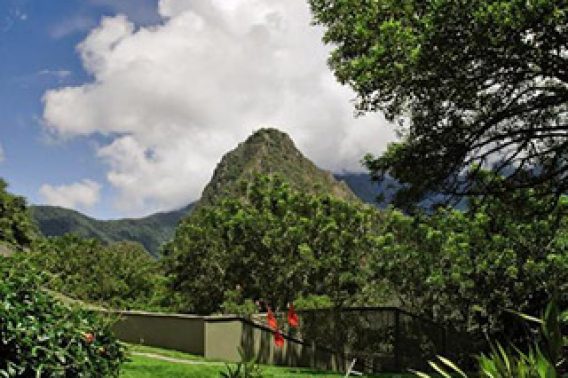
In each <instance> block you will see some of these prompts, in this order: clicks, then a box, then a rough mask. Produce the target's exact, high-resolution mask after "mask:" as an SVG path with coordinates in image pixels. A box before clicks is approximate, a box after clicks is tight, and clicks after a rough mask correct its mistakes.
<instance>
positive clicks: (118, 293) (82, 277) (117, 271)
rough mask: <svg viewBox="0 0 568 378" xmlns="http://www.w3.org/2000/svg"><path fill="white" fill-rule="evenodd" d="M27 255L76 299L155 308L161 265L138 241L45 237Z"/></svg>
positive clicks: (51, 284)
mask: <svg viewBox="0 0 568 378" xmlns="http://www.w3.org/2000/svg"><path fill="white" fill-rule="evenodd" d="M29 257H30V260H31V262H32V263H33V265H34V266H36V267H38V268H40V269H42V270H43V271H44V272H46V273H48V274H49V280H48V282H47V285H48V287H49V288H50V289H52V290H56V291H59V292H61V293H63V294H65V295H68V296H70V297H72V298H75V299H79V300H84V301H88V302H94V303H100V304H103V305H106V306H111V307H117V308H127V309H129V308H142V309H146V308H151V307H152V306H153V305H154V303H153V301H154V300H155V299H156V298H155V295H156V292H157V291H158V290H159V285H160V284H163V282H162V281H163V279H162V274H161V272H160V270H159V265H158V262H157V261H156V260H154V259H153V258H152V257H151V256H150V255H149V254H148V252H147V251H146V250H145V249H144V247H143V246H142V245H141V244H139V243H136V242H116V243H112V244H110V245H106V244H103V243H101V242H99V241H98V240H95V239H82V238H80V237H78V236H75V235H71V234H70V235H66V236H61V237H52V238H47V239H44V240H42V241H40V242H39V243H37V246H36V248H35V249H34V251H33V252H31V253H29Z"/></svg>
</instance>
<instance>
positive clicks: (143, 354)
mask: <svg viewBox="0 0 568 378" xmlns="http://www.w3.org/2000/svg"><path fill="white" fill-rule="evenodd" d="M130 354H132V355H133V356H141V357H148V358H152V359H154V360H160V361H166V362H174V363H178V364H186V365H211V366H216V365H218V366H224V365H225V364H224V363H223V362H210V361H193V360H185V359H181V358H173V357H167V356H163V355H161V354H155V353H146V352H130Z"/></svg>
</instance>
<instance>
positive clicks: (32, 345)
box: [0, 258, 124, 377]
mask: <svg viewBox="0 0 568 378" xmlns="http://www.w3.org/2000/svg"><path fill="white" fill-rule="evenodd" d="M18 260H19V258H18ZM38 277H39V275H38V273H37V272H35V271H33V270H32V269H31V267H30V266H29V264H27V263H24V262H17V260H16V258H0V355H1V356H2V358H1V359H0V375H2V376H6V377H16V376H18V377H31V376H38V377H39V376H47V377H107V376H114V377H117V376H118V374H119V369H120V365H121V363H122V361H123V359H124V354H123V350H122V347H121V345H120V344H119V343H118V341H117V340H116V338H115V337H114V336H113V334H112V333H111V330H110V327H111V324H112V323H111V321H110V320H109V319H106V318H103V317H101V316H100V315H99V314H96V313H93V312H90V311H86V310H81V309H78V308H72V307H70V306H67V305H65V304H63V303H62V302H60V301H59V300H57V299H55V298H54V297H53V296H52V295H50V294H49V293H47V292H45V291H44V290H43V289H42V288H41V286H40V283H41V280H40V279H39V278H38Z"/></svg>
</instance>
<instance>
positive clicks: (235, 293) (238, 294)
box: [221, 288, 258, 316]
mask: <svg viewBox="0 0 568 378" xmlns="http://www.w3.org/2000/svg"><path fill="white" fill-rule="evenodd" d="M221 310H222V311H223V313H225V314H237V315H245V316H249V315H252V314H254V313H256V312H258V306H257V305H256V304H255V303H254V302H253V301H252V299H250V298H243V292H242V290H240V289H239V288H236V289H234V290H227V291H225V293H224V301H223V303H222V304H221Z"/></svg>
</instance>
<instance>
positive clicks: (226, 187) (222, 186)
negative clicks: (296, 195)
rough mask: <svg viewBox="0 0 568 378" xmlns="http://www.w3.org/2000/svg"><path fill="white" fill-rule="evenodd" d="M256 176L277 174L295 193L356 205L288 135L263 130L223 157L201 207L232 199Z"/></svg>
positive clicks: (348, 192)
mask: <svg viewBox="0 0 568 378" xmlns="http://www.w3.org/2000/svg"><path fill="white" fill-rule="evenodd" d="M255 174H267V175H272V174H278V175H280V176H282V177H283V178H284V179H285V180H286V181H288V183H289V184H290V185H291V186H292V187H293V188H294V189H296V190H301V191H306V192H309V193H314V194H331V195H334V196H336V197H339V198H342V199H345V200H349V201H358V199H357V197H356V196H355V195H354V194H353V192H352V191H351V190H350V189H349V187H348V186H347V185H346V184H345V183H343V182H339V181H337V180H336V179H335V178H334V177H333V175H332V174H331V173H330V172H327V171H324V170H322V169H320V168H318V167H316V165H315V164H314V163H312V162H311V161H310V160H308V159H307V158H306V157H305V156H304V155H303V154H302V153H301V152H300V151H299V150H298V149H297V148H296V146H295V144H294V142H293V141H292V139H291V138H290V136H288V134H286V133H284V132H282V131H280V130H277V129H273V128H263V129H260V130H258V131H255V132H254V133H253V134H252V135H251V136H249V137H248V138H247V139H246V140H245V141H244V142H242V143H240V144H239V145H238V146H237V148H235V149H234V150H232V151H230V152H229V153H227V154H226V155H225V156H223V158H222V159H221V162H220V163H219V164H218V165H217V168H215V172H214V173H213V177H212V179H211V181H210V182H209V184H208V185H207V186H206V187H205V189H204V190H203V195H202V197H201V200H200V204H201V205H203V204H206V205H207V204H212V203H214V202H216V201H217V200H218V199H219V198H222V197H228V196H234V195H235V194H236V191H237V187H238V183H239V182H240V181H242V180H249V179H250V178H252V176H254V175H255Z"/></svg>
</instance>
